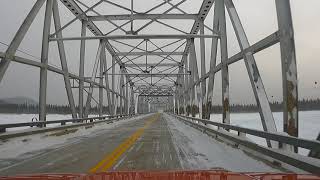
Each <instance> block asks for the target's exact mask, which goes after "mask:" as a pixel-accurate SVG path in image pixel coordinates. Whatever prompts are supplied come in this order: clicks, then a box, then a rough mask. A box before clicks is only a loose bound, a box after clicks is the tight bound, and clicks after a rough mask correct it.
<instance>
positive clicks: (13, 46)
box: [0, 0, 45, 83]
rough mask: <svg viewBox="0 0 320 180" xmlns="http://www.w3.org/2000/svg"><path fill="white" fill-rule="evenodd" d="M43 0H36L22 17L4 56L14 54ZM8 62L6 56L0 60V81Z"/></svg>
mask: <svg viewBox="0 0 320 180" xmlns="http://www.w3.org/2000/svg"><path fill="white" fill-rule="evenodd" d="M44 2H45V0H37V2H36V3H35V4H34V5H33V7H32V9H31V10H30V12H29V13H28V15H27V17H26V18H25V19H24V21H23V23H22V25H21V26H20V28H19V30H18V31H17V33H16V34H15V36H14V38H13V40H12V41H11V43H10V45H9V47H8V49H7V50H6V57H9V58H10V57H12V56H14V55H15V53H16V51H17V49H18V47H19V45H20V43H21V42H22V40H23V38H24V37H25V35H26V33H27V32H28V30H29V28H30V26H31V24H32V22H33V21H34V19H35V17H36V16H37V14H38V12H39V10H40V9H41V7H42V5H43V3H44ZM9 64H10V60H8V59H7V58H3V59H1V62H0V83H1V81H2V79H3V76H4V74H5V73H6V71H7V69H8V67H9Z"/></svg>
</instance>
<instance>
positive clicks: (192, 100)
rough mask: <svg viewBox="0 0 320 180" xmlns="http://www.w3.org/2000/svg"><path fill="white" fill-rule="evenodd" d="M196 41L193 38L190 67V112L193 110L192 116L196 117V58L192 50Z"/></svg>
mask: <svg viewBox="0 0 320 180" xmlns="http://www.w3.org/2000/svg"><path fill="white" fill-rule="evenodd" d="M193 43H194V41H193V40H191V45H190V54H189V69H190V73H191V74H190V78H189V88H190V93H189V94H190V101H189V103H190V105H189V106H190V112H191V115H192V117H194V116H195V112H194V107H193V106H194V99H195V90H194V85H193V83H194V62H193V61H194V60H193V58H194V55H193V52H192V49H193V47H192V46H193V45H192V44H193Z"/></svg>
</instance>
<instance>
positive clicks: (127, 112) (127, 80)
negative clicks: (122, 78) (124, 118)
mask: <svg viewBox="0 0 320 180" xmlns="http://www.w3.org/2000/svg"><path fill="white" fill-rule="evenodd" d="M125 93H126V94H125V103H124V112H125V114H126V115H128V114H129V79H128V77H127V78H126V91H125Z"/></svg>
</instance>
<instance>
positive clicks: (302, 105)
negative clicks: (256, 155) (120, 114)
mask: <svg viewBox="0 0 320 180" xmlns="http://www.w3.org/2000/svg"><path fill="white" fill-rule="evenodd" d="M270 106H271V110H272V111H273V112H280V111H283V106H282V103H279V102H273V103H270ZM298 106H299V110H301V111H307V110H320V99H303V100H301V101H299V104H298ZM194 108H195V111H196V112H199V109H198V108H197V107H194ZM77 109H78V108H77ZM181 110H182V109H181ZM117 111H120V109H119V108H118V110H117ZM230 111H231V112H243V113H245V112H258V107H257V106H256V105H254V104H233V105H230ZM47 112H48V113H49V114H71V109H70V107H69V106H67V105H47ZM90 112H91V113H93V114H97V113H98V112H99V109H98V107H92V108H91V110H90ZM210 112H211V113H221V112H222V106H212V108H211V111H210ZM0 113H19V114H38V113H39V106H38V105H36V104H27V103H25V104H0ZM103 113H104V114H109V112H108V106H104V107H103Z"/></svg>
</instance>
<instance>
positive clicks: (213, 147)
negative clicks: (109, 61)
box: [0, 114, 279, 175]
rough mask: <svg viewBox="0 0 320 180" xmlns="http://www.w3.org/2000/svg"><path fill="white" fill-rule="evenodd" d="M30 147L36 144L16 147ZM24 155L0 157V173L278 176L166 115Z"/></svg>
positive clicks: (240, 153)
mask: <svg viewBox="0 0 320 180" xmlns="http://www.w3.org/2000/svg"><path fill="white" fill-rule="evenodd" d="M103 126H106V127H107V126H111V125H110V124H105V125H103ZM69 135H70V134H69ZM65 136H68V135H65ZM41 138H43V141H48V139H46V138H56V139H57V138H58V137H52V136H47V135H45V136H41ZM41 138H40V139H41ZM6 143H10V142H6ZM30 144H31V145H32V140H30V141H27V142H24V143H21V145H20V147H16V148H23V147H24V146H30ZM3 145H5V144H3ZM1 146H2V145H0V151H1V148H2V147H1ZM40 149H42V150H40ZM26 154H27V155H26ZM26 154H24V155H20V156H18V157H15V158H11V159H4V158H3V157H0V158H1V160H0V175H16V174H30V173H88V172H100V171H107V170H112V169H115V170H169V169H212V168H224V169H227V170H232V171H242V172H279V170H277V169H274V168H273V167H270V166H269V165H267V164H265V163H264V162H261V161H259V160H256V159H253V158H251V157H250V156H248V155H247V154H245V153H244V152H242V151H241V150H239V149H234V148H233V147H231V146H227V145H225V144H223V143H221V142H218V141H216V140H214V139H212V138H210V137H208V136H207V135H205V134H203V133H201V132H199V131H197V130H196V129H193V128H191V127H189V126H187V125H185V124H183V123H182V122H180V121H178V120H176V119H175V118H173V117H171V116H169V115H166V114H157V115H150V116H144V117H142V118H135V119H132V120H128V121H126V120H124V121H122V122H121V123H119V124H118V125H116V126H113V127H112V128H105V129H103V128H102V129H99V130H94V131H92V133H91V134H87V135H82V136H78V137H75V138H71V139H69V140H67V141H66V142H63V143H62V145H61V144H60V145H59V146H51V147H49V148H44V147H41V146H39V150H38V151H32V152H28V153H26ZM21 157H23V158H21ZM244 165H245V166H244Z"/></svg>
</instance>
